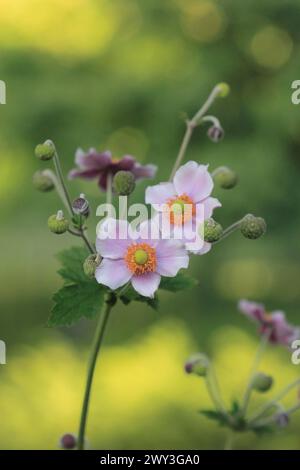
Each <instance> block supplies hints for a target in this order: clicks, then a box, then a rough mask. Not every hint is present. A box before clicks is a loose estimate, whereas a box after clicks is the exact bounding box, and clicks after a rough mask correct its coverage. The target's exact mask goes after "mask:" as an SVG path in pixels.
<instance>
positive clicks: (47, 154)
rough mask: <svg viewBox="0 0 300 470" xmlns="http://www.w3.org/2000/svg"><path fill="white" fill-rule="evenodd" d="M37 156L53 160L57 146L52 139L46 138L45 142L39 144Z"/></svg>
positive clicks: (36, 149) (41, 158) (36, 150)
mask: <svg viewBox="0 0 300 470" xmlns="http://www.w3.org/2000/svg"><path fill="white" fill-rule="evenodd" d="M34 153H35V156H36V157H37V158H39V159H40V160H51V158H53V157H54V154H55V147H54V144H53V142H51V140H46V142H44V143H43V144H38V145H37V146H36V147H35V151H34Z"/></svg>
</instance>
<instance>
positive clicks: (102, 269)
mask: <svg viewBox="0 0 300 470" xmlns="http://www.w3.org/2000/svg"><path fill="white" fill-rule="evenodd" d="M95 277H96V280H97V282H98V283H99V284H104V285H105V286H107V287H109V288H110V289H113V290H114V289H118V287H121V286H123V285H124V284H126V283H127V282H128V281H129V280H130V279H131V277H132V272H131V271H130V270H129V269H128V268H127V266H126V263H125V261H124V260H123V259H122V260H111V259H107V258H105V259H103V260H102V261H101V264H100V266H99V267H98V268H97V269H96V272H95Z"/></svg>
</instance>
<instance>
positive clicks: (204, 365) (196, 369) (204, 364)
mask: <svg viewBox="0 0 300 470" xmlns="http://www.w3.org/2000/svg"><path fill="white" fill-rule="evenodd" d="M208 368H209V359H208V357H207V356H206V355H205V354H201V353H198V354H195V355H194V356H191V357H190V358H189V359H188V360H187V361H186V363H185V365H184V370H185V371H186V373H187V374H195V375H199V376H200V377H205V376H206V375H207V371H208Z"/></svg>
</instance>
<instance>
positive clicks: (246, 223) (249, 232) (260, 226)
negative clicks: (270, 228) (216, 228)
mask: <svg viewBox="0 0 300 470" xmlns="http://www.w3.org/2000/svg"><path fill="white" fill-rule="evenodd" d="M240 230H241V233H242V235H244V237H246V238H250V240H256V239H257V238H260V237H261V236H262V235H264V234H265V233H266V230H267V225H266V222H265V220H264V219H263V218H262V217H255V216H254V215H253V214H247V215H245V217H244V218H243V219H242V221H241V224H240Z"/></svg>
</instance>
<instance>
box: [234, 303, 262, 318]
mask: <svg viewBox="0 0 300 470" xmlns="http://www.w3.org/2000/svg"><path fill="white" fill-rule="evenodd" d="M238 309H239V310H240V312H242V313H243V314H244V315H246V316H247V317H248V318H250V319H251V320H254V321H257V322H259V323H263V322H264V321H265V314H266V310H265V307H264V305H262V304H258V303H256V302H250V301H249V300H240V301H239V303H238Z"/></svg>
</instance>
